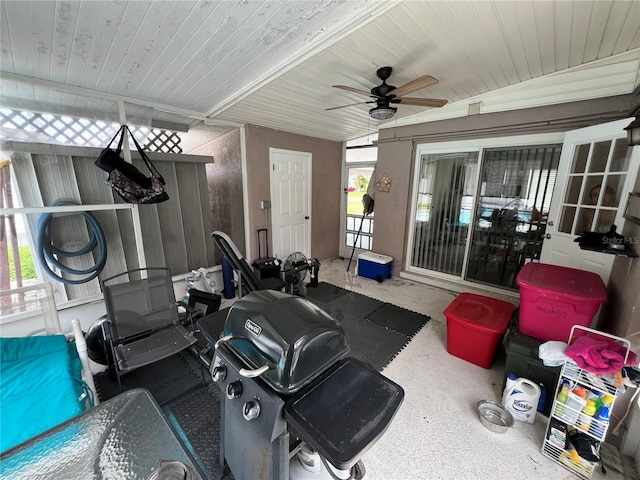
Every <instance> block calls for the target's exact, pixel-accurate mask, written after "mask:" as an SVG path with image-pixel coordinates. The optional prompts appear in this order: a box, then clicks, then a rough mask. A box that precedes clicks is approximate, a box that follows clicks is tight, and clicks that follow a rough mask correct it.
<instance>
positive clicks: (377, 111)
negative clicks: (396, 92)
mask: <svg viewBox="0 0 640 480" xmlns="http://www.w3.org/2000/svg"><path fill="white" fill-rule="evenodd" d="M397 111H398V109H397V108H395V107H390V106H389V105H386V106H384V105H383V106H379V107H374V108H372V109H371V110H369V115H370V116H371V118H375V119H376V120H387V119H389V118H391V117H393V116H394V115H395V114H396V112H397Z"/></svg>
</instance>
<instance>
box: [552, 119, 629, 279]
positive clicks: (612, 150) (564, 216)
mask: <svg viewBox="0 0 640 480" xmlns="http://www.w3.org/2000/svg"><path fill="white" fill-rule="evenodd" d="M631 120H633V119H631V118H629V119H625V120H618V121H615V122H610V123H605V124H602V125H595V126H592V127H587V128H582V129H579V130H573V131H571V132H567V134H566V135H565V139H564V144H563V146H562V154H561V156H560V165H559V166H558V175H557V178H556V183H555V185H556V188H555V191H554V193H553V198H552V201H551V207H550V209H549V219H548V222H547V230H546V232H547V235H546V239H545V241H544V243H543V247H542V254H541V257H540V261H541V262H543V263H549V264H554V265H561V266H566V267H571V268H578V269H580V270H587V271H590V272H594V273H597V274H598V275H600V277H601V278H602V281H603V282H604V283H605V285H606V284H607V282H608V280H609V274H610V272H611V266H612V264H613V260H614V258H615V257H614V255H610V254H607V253H600V252H592V251H587V250H581V249H580V247H579V246H578V244H577V243H575V242H574V240H575V239H576V238H577V237H579V236H580V235H582V233H583V232H584V231H600V232H604V231H605V230H608V229H609V228H610V225H611V224H612V223H613V224H615V225H616V226H617V229H616V231H617V233H621V232H622V227H623V223H624V218H623V213H624V207H625V205H626V201H627V197H628V195H629V192H630V191H631V187H632V185H633V182H634V181H635V177H636V175H637V172H638V164H639V161H638V159H639V157H640V149H638V148H633V147H629V146H628V144H627V137H626V131H625V130H624V127H626V126H627V125H629V123H630V122H631Z"/></svg>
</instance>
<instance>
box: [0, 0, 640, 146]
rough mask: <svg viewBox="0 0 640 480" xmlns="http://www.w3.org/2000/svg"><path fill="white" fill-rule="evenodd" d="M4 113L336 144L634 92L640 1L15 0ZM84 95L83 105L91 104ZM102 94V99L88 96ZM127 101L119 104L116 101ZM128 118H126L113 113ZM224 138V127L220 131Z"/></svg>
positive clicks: (6, 41)
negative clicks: (381, 89) (379, 111)
mask: <svg viewBox="0 0 640 480" xmlns="http://www.w3.org/2000/svg"><path fill="white" fill-rule="evenodd" d="M0 16H1V24H0V42H1V52H0V70H1V73H0V79H1V84H0V85H1V92H0V93H1V95H2V97H1V98H0V100H1V102H2V105H3V106H10V107H23V108H34V109H39V110H42V109H43V108H58V109H60V111H66V112H82V111H87V110H88V111H92V112H93V113H92V116H93V117H95V116H99V115H100V112H101V111H102V112H104V114H105V115H106V114H107V113H108V112H107V111H108V110H110V107H107V106H105V100H106V103H107V104H109V103H113V102H114V101H115V100H124V101H125V102H127V103H134V104H136V105H138V106H141V107H148V109H150V110H149V112H150V113H149V115H150V116H151V117H152V118H153V119H155V120H160V121H173V122H177V123H182V124H189V125H191V126H194V125H195V124H197V123H199V122H201V121H202V119H205V118H206V119H207V120H206V123H207V124H208V125H214V126H215V125H219V124H225V123H228V124H244V123H252V124H255V125H261V126H266V127H270V128H275V129H279V130H285V131H289V132H293V133H299V134H304V135H311V136H315V137H320V138H326V139H331V140H339V141H342V140H347V139H352V138H357V137H360V136H363V135H366V134H369V133H372V132H375V131H376V130H377V129H378V128H379V127H380V126H392V125H403V124H409V123H415V122H427V121H433V120H439V119H443V118H452V117H456V116H461V115H467V112H468V107H469V104H470V103H477V102H481V103H480V111H481V112H491V111H500V110H505V109H515V108H525V107H529V106H536V105H545V104H553V103H561V102H567V101H572V100H582V99H588V98H596V97H602V96H608V95H618V94H625V93H630V92H632V91H633V90H634V88H635V87H636V86H637V85H638V83H639V79H640V74H639V70H640V68H639V66H640V1H638V0H636V1H594V2H586V1H577V2H571V1H560V2H552V1H541V0H533V1H528V0H522V1H514V2H511V1H449V2H447V1H367V0H340V1H338V0H334V1H328V0H325V1H310V0H309V1H303V0H299V1H284V0H282V1H258V0H251V1H242V0H239V1H191V0H183V1H157V0H156V1H125V0H119V1H82V2H78V1H27V0H21V1H18V0H15V1H12V0H9V1H2V3H1V9H0ZM385 65H389V66H392V67H393V74H392V76H391V78H390V80H389V81H388V83H390V84H392V85H395V86H400V85H403V84H404V83H407V82H409V81H411V80H413V79H415V78H417V77H420V76H422V75H427V74H428V75H431V76H433V77H435V78H436V79H438V80H439V83H438V84H437V85H434V86H431V87H428V88H426V89H423V90H420V91H417V92H414V93H412V94H411V95H410V96H411V97H426V98H442V99H446V100H448V101H449V103H448V104H447V105H446V106H445V107H443V108H440V109H433V108H426V107H412V106H407V105H400V106H399V108H398V113H397V114H396V117H395V118H394V119H392V120H391V121H387V122H380V121H376V120H373V119H371V118H370V117H369V115H368V109H369V108H371V107H372V105H354V106H351V107H346V108H341V109H338V110H332V111H325V109H326V108H330V107H336V106H340V105H347V104H352V103H356V102H363V101H366V100H368V98H367V97H363V96H359V95H357V94H354V93H350V92H348V91H343V90H338V89H336V88H333V87H332V85H336V84H341V85H347V86H351V87H354V88H357V89H360V90H366V91H368V90H370V89H371V88H372V87H374V86H376V85H378V84H379V83H380V81H379V80H378V78H377V77H376V74H375V72H376V69H377V68H379V67H381V66H385ZM77 94H82V96H79V95H77ZM87 95H89V96H96V97H98V98H101V99H102V100H99V102H100V103H96V101H95V100H94V101H91V100H86V96H87ZM113 104H114V105H115V103H113ZM114 111H115V109H114ZM225 130H226V128H224V127H221V128H220V129H219V131H220V132H223V131H225Z"/></svg>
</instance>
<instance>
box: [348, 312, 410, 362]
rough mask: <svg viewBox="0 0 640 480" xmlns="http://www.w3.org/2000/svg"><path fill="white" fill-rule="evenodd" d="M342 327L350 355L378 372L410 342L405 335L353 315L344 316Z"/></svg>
mask: <svg viewBox="0 0 640 480" xmlns="http://www.w3.org/2000/svg"><path fill="white" fill-rule="evenodd" d="M342 325H343V326H344V330H345V334H346V337H347V344H348V345H349V349H350V351H349V354H348V355H349V356H351V357H355V358H357V359H358V360H362V361H363V362H365V363H368V364H369V365H371V366H372V367H373V368H375V369H376V370H378V371H381V370H382V369H383V368H384V367H386V366H387V365H388V364H389V363H390V362H391V360H393V359H394V358H395V357H396V356H397V355H398V353H400V352H401V351H402V349H403V348H404V347H405V346H406V345H407V343H409V340H410V338H408V337H406V336H405V335H401V334H399V333H396V332H394V331H391V330H389V329H387V328H385V327H383V326H381V325H378V324H376V323H373V322H369V321H366V320H364V319H362V318H359V317H356V316H353V315H351V314H346V315H344V317H343V319H342Z"/></svg>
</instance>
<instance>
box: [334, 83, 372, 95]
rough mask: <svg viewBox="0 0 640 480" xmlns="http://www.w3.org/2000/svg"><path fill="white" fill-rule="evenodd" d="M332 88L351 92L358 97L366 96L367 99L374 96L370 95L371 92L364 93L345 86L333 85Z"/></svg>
mask: <svg viewBox="0 0 640 480" xmlns="http://www.w3.org/2000/svg"><path fill="white" fill-rule="evenodd" d="M334 87H335V88H339V89H341V90H347V91H348V92H353V93H357V94H360V95H366V96H367V97H375V95H372V94H371V92H365V91H364V90H360V89H357V88H353V87H347V86H346V85H334Z"/></svg>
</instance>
